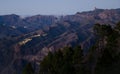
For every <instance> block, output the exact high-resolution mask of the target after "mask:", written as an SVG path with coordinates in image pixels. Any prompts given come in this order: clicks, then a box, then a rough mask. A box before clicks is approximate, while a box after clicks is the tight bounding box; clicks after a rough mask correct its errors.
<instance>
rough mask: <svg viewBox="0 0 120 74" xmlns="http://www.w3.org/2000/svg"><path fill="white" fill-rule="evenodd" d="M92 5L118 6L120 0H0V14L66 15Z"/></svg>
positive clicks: (88, 8)
mask: <svg viewBox="0 0 120 74" xmlns="http://www.w3.org/2000/svg"><path fill="white" fill-rule="evenodd" d="M94 7H97V8H102V9H116V8H120V0H0V15H5V14H18V15H36V14H42V15H66V14H75V13H76V12H82V11H89V10H93V9H94Z"/></svg>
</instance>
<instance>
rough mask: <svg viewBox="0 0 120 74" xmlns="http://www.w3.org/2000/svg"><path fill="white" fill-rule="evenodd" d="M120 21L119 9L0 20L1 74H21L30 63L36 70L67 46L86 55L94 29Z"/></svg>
mask: <svg viewBox="0 0 120 74" xmlns="http://www.w3.org/2000/svg"><path fill="white" fill-rule="evenodd" d="M119 19H120V9H111V10H104V9H96V10H94V11H89V12H82V13H76V14H75V15H66V16H59V17H55V16H45V15H44V16H43V15H36V16H31V17H26V18H21V17H20V16H18V15H15V14H12V15H4V16H0V74H10V73H11V74H13V73H15V72H17V73H18V74H20V73H21V70H22V69H23V67H24V65H25V64H26V63H27V62H32V63H33V65H34V66H35V68H37V66H38V65H39V64H40V61H41V60H42V59H43V58H44V56H46V55H47V53H48V52H49V51H52V52H54V51H57V49H60V48H63V47H65V46H75V45H78V44H80V45H81V46H82V48H83V49H84V52H85V53H87V51H88V50H87V49H88V48H89V47H90V46H91V45H93V44H94V42H95V37H94V35H93V31H92V27H93V25H94V24H95V23H101V24H112V25H113V24H115V23H116V22H118V21H120V20H119ZM113 26H114V25H113ZM21 43H22V44H21Z"/></svg>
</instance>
